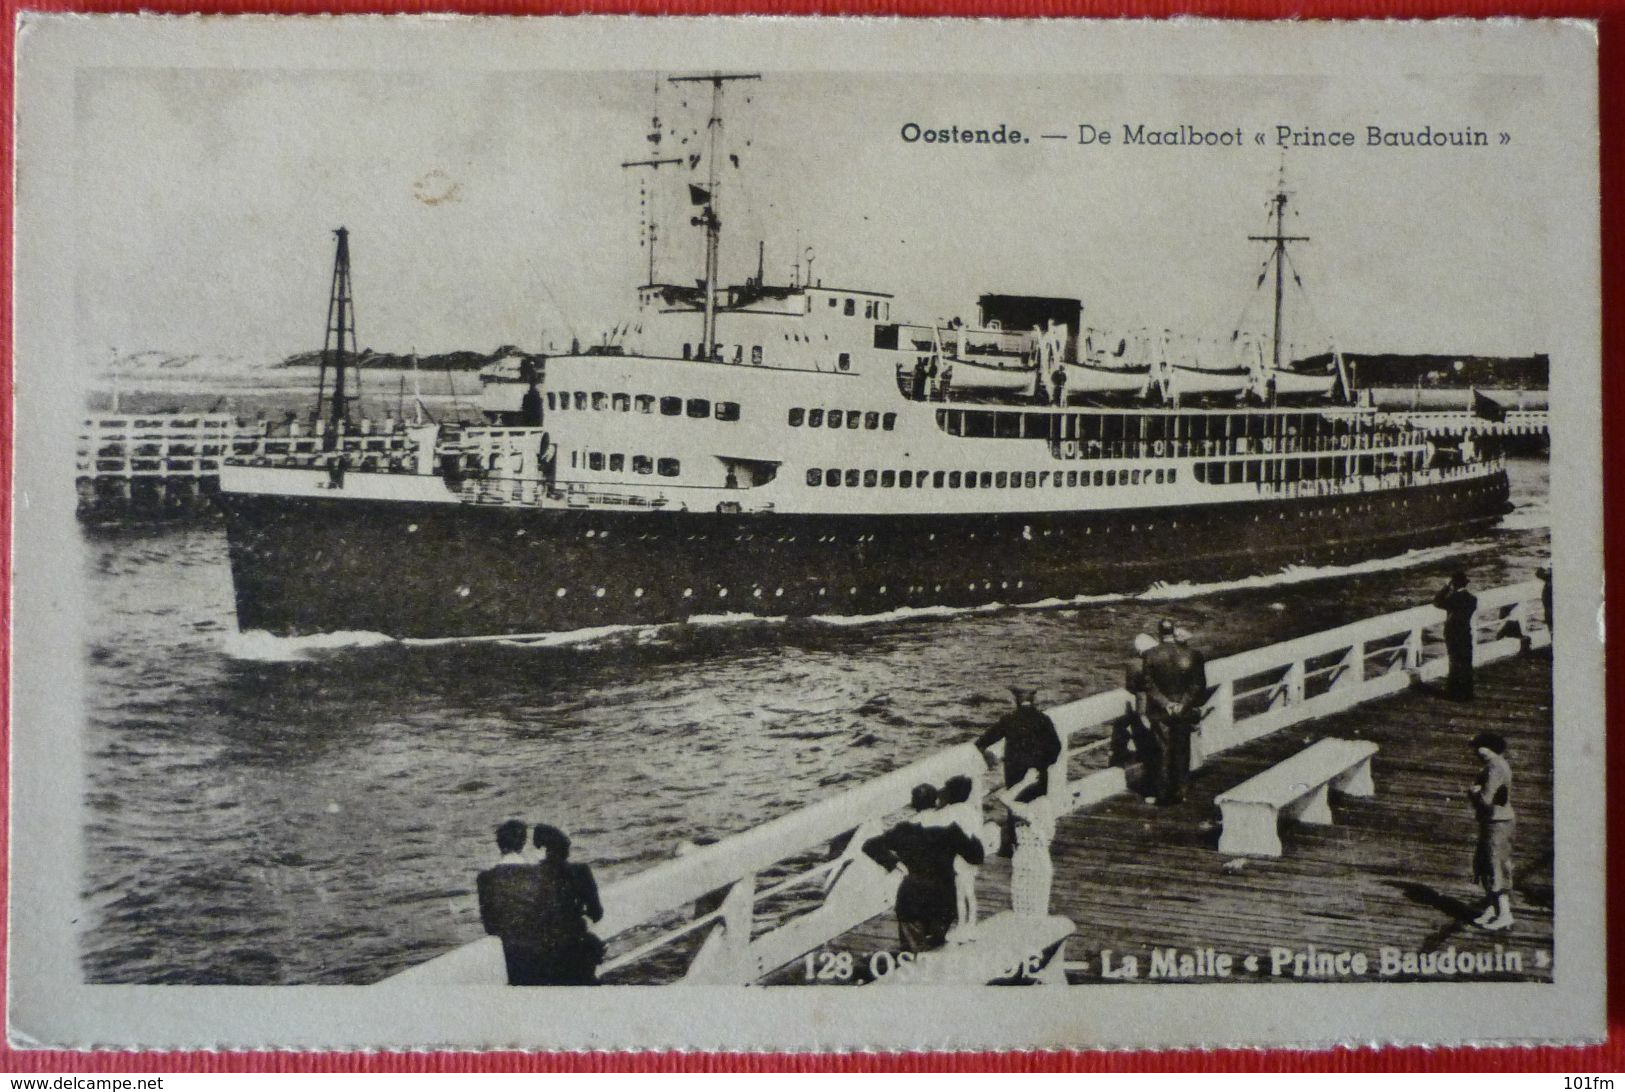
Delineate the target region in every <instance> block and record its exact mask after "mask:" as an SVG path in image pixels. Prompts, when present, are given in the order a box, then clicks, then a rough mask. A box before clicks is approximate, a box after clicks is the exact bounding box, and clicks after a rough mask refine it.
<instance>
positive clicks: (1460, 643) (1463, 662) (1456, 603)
mask: <svg viewBox="0 0 1625 1092" xmlns="http://www.w3.org/2000/svg"><path fill="white" fill-rule="evenodd" d="M1433 605H1434V606H1436V607H1438V608H1439V609H1440V610H1442V611H1444V650H1445V653H1446V654H1447V655H1448V656H1449V657H1450V674H1449V676H1448V677H1447V678H1446V680H1445V688H1444V689H1445V694H1446V695H1448V696H1449V697H1451V698H1454V699H1455V700H1457V701H1471V700H1472V699H1473V615H1474V614H1475V613H1476V612H1477V611H1478V597H1477V596H1476V595H1474V594H1473V593H1472V592H1470V591H1468V590H1467V574H1466V573H1463V572H1458V573H1456V574H1455V575H1453V576H1452V577H1451V578H1450V583H1448V584H1446V585H1445V586H1444V587H1443V588H1440V589H1439V594H1438V595H1435V596H1434V597H1433Z"/></svg>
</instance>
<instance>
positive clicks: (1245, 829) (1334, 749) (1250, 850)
mask: <svg viewBox="0 0 1625 1092" xmlns="http://www.w3.org/2000/svg"><path fill="white" fill-rule="evenodd" d="M1376 753H1377V745H1376V744H1375V743H1371V742H1369V741H1367V740H1357V739H1323V740H1321V741H1320V742H1318V743H1315V744H1312V745H1311V746H1308V747H1305V748H1304V749H1303V750H1301V751H1299V752H1298V753H1297V754H1295V755H1293V756H1292V757H1291V758H1289V759H1287V760H1286V761H1284V762H1279V763H1277V764H1276V765H1274V766H1271V767H1270V768H1269V769H1267V770H1265V771H1264V772H1263V773H1261V774H1259V775H1258V776H1257V777H1253V778H1249V779H1248V780H1246V781H1243V782H1242V783H1241V784H1239V785H1237V786H1236V787H1235V788H1233V789H1231V790H1229V791H1228V792H1224V793H1220V794H1219V796H1218V798H1217V799H1216V800H1215V801H1214V803H1216V804H1218V805H1219V810H1220V812H1221V813H1222V814H1223V822H1224V832H1223V833H1222V834H1221V835H1220V836H1219V852H1220V853H1229V854H1234V855H1236V856H1241V857H1279V856H1280V855H1281V837H1280V833H1279V830H1278V827H1279V823H1280V817H1281V815H1282V813H1285V814H1286V815H1287V816H1288V817H1289V818H1292V819H1297V820H1298V821H1300V822H1304V823H1320V824H1329V823H1331V821H1332V809H1331V805H1330V802H1329V800H1328V790H1330V789H1336V790H1337V791H1338V792H1341V793H1344V794H1346V795H1348V796H1371V795H1372V794H1374V793H1375V792H1376V787H1375V786H1374V785H1373V784H1372V782H1371V756H1372V755H1374V754H1376Z"/></svg>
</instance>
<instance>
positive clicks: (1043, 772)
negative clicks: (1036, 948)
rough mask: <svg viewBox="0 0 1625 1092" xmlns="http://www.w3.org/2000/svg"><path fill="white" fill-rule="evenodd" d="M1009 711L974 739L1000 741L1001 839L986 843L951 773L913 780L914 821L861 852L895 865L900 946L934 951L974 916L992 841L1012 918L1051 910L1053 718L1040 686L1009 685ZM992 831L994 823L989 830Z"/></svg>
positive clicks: (981, 743)
mask: <svg viewBox="0 0 1625 1092" xmlns="http://www.w3.org/2000/svg"><path fill="white" fill-rule="evenodd" d="M1010 691H1011V693H1012V694H1013V695H1014V697H1015V702H1016V707H1015V708H1014V709H1013V710H1011V711H1010V712H1009V713H1007V714H1005V715H1004V716H1003V717H1002V718H1000V720H999V722H998V723H997V724H995V725H994V726H993V727H992V728H990V729H989V730H988V731H986V732H984V733H983V734H982V735H981V736H980V737H979V738H978V739H977V741H976V745H977V747H978V748H979V749H981V750H982V751H983V752H984V754H986V753H988V751H989V749H990V748H991V747H993V746H994V744H996V743H999V742H1003V744H1004V754H1003V759H1002V761H1003V767H1004V782H1005V788H1004V790H1003V791H1002V792H1000V793H999V794H998V796H997V799H998V800H999V802H1001V803H1002V804H1004V805H1005V807H1006V808H1007V809H1008V811H1007V814H1006V817H1005V823H1004V826H1003V830H1002V835H999V834H990V835H988V836H987V837H986V839H985V840H984V834H983V831H984V826H986V827H988V828H992V824H985V825H984V823H983V822H982V809H981V806H980V804H979V803H978V802H977V801H975V800H972V799H971V795H972V789H973V785H972V782H971V779H970V778H969V777H964V776H960V777H953V778H950V779H949V780H948V781H947V782H946V783H944V784H943V786H942V787H941V788H940V789H939V788H937V787H936V786H934V785H929V784H923V785H916V786H915V787H914V790H913V792H912V793H911V794H910V806H911V807H912V808H913V810H914V817H913V818H912V819H910V820H908V821H905V822H903V823H899V824H898V825H897V826H894V827H892V828H891V829H890V830H888V831H887V832H886V833H884V834H882V835H879V836H877V837H874V838H871V839H869V840H868V841H867V842H865V843H864V844H863V852H864V853H865V854H867V855H868V856H869V857H870V858H871V859H873V860H874V861H875V862H876V863H877V864H879V865H880V866H881V867H882V868H884V869H886V870H887V871H892V870H894V869H898V868H901V869H902V871H903V881H902V884H901V885H900V886H899V887H898V889H897V904H896V906H897V931H898V939H899V942H900V943H901V945H902V949H903V950H904V951H907V952H913V953H916V954H917V953H921V952H928V951H932V950H934V949H937V948H941V947H942V946H943V945H944V944H946V943H947V942H948V940H949V939H950V936H951V935H952V933H953V931H954V930H956V929H961V930H962V929H965V928H968V927H969V926H972V925H974V924H975V922H976V912H977V908H976V886H975V885H976V867H977V866H978V865H980V864H981V863H982V861H983V859H984V856H985V854H986V852H988V851H989V850H991V849H992V848H993V847H994V845H995V844H997V846H998V852H999V854H1000V855H1001V856H1005V857H1010V858H1011V862H1010V901H1011V909H1012V910H1014V911H1015V912H1016V913H1017V914H1023V915H1037V916H1040V917H1042V916H1044V915H1047V914H1048V913H1049V896H1050V885H1051V881H1052V879H1053V874H1054V873H1053V867H1052V865H1051V862H1050V852H1049V850H1050V841H1051V840H1052V839H1053V838H1054V836H1055V813H1054V810H1053V808H1052V806H1051V803H1050V799H1049V775H1050V767H1052V766H1053V765H1055V763H1056V762H1057V761H1058V760H1059V759H1060V757H1061V738H1060V734H1059V733H1058V732H1056V730H1055V722H1054V721H1052V720H1051V719H1050V718H1049V716H1048V715H1047V714H1045V713H1043V712H1042V711H1041V710H1039V708H1038V706H1037V704H1036V700H1037V694H1038V692H1037V690H1034V689H1029V688H1025V687H1015V686H1013V687H1011V688H1010ZM994 829H996V828H994Z"/></svg>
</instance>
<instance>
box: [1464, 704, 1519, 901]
mask: <svg viewBox="0 0 1625 1092" xmlns="http://www.w3.org/2000/svg"><path fill="white" fill-rule="evenodd" d="M1472 746H1473V750H1474V751H1475V752H1476V753H1477V754H1478V760H1479V761H1480V762H1481V763H1483V765H1482V766H1481V767H1480V769H1479V771H1478V779H1477V780H1475V781H1474V782H1473V787H1472V788H1470V789H1468V790H1467V799H1468V801H1469V802H1471V804H1472V805H1473V815H1474V817H1475V818H1476V819H1477V820H1478V844H1477V846H1475V847H1474V849H1473V879H1474V880H1476V881H1478V884H1479V886H1481V887H1483V888H1484V894H1485V896H1486V897H1487V898H1488V899H1489V905H1488V906H1486V907H1485V908H1484V912H1483V913H1482V914H1480V915H1479V916H1478V919H1477V921H1476V922H1475V924H1476V925H1478V927H1479V928H1481V929H1489V930H1492V931H1499V930H1502V929H1510V928H1512V825H1513V813H1512V767H1511V766H1509V765H1507V760H1506V750H1507V741H1506V737H1504V736H1502V735H1501V734H1500V733H1499V732H1480V733H1478V735H1476V736H1474V737H1473V743H1472Z"/></svg>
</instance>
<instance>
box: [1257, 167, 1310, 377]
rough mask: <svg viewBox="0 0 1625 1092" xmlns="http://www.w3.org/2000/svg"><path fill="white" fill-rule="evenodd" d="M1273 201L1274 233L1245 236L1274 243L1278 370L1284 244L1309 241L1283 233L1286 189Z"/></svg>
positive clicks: (1276, 358) (1278, 364)
mask: <svg viewBox="0 0 1625 1092" xmlns="http://www.w3.org/2000/svg"><path fill="white" fill-rule="evenodd" d="M1273 202H1274V205H1275V214H1274V219H1275V234H1273V235H1249V236H1247V238H1249V239H1251V240H1252V241H1253V242H1255V243H1271V244H1273V245H1274V248H1275V249H1274V252H1273V254H1272V255H1271V257H1272V258H1273V260H1274V262H1275V336H1274V343H1275V357H1274V360H1275V367H1276V369H1277V370H1279V369H1280V367H1281V296H1282V293H1283V291H1284V290H1285V284H1284V281H1283V276H1284V274H1285V268H1284V267H1285V265H1286V245H1287V244H1288V243H1307V242H1308V241H1309V236H1307V235H1287V234H1286V233H1285V229H1286V190H1285V189H1284V188H1282V189H1278V190H1276V191H1275V197H1274V198H1273Z"/></svg>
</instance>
